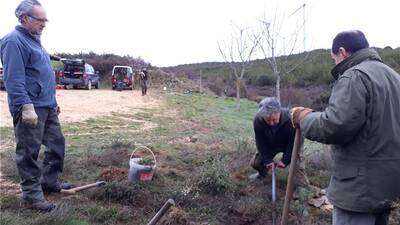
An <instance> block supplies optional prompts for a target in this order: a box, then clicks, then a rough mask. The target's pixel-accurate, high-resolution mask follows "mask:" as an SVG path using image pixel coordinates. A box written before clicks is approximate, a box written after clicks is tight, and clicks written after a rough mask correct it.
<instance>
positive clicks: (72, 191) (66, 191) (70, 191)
mask: <svg viewBox="0 0 400 225" xmlns="http://www.w3.org/2000/svg"><path fill="white" fill-rule="evenodd" d="M104 184H106V182H104V181H98V182H96V183H92V184H87V185H83V186H80V187H76V188H71V189H61V193H62V194H64V195H74V194H76V193H77V192H79V191H82V190H86V189H89V188H93V187H100V186H102V185H104Z"/></svg>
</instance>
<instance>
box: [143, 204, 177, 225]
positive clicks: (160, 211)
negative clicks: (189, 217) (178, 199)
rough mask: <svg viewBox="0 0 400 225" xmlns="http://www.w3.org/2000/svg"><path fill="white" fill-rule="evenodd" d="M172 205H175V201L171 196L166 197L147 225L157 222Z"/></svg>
mask: <svg viewBox="0 0 400 225" xmlns="http://www.w3.org/2000/svg"><path fill="white" fill-rule="evenodd" d="M173 205H175V201H174V200H173V199H171V198H170V199H168V200H167V201H166V202H165V204H164V205H163V206H162V207H161V209H160V210H158V212H157V213H156V215H155V216H154V217H153V218H152V219H151V220H150V222H149V223H148V224H147V225H155V224H157V222H158V221H159V220H160V219H161V217H163V216H164V214H165V213H166V212H167V211H168V209H169V208H171V206H173Z"/></svg>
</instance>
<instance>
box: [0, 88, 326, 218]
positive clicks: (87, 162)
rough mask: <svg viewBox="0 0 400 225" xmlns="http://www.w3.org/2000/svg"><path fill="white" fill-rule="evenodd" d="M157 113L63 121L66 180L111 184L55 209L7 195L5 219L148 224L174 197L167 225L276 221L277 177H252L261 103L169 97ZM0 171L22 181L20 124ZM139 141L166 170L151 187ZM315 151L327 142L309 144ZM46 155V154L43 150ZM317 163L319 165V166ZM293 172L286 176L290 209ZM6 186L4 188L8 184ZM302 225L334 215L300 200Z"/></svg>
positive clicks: (0, 202) (281, 176) (0, 200)
mask: <svg viewBox="0 0 400 225" xmlns="http://www.w3.org/2000/svg"><path fill="white" fill-rule="evenodd" d="M162 98H163V105H161V106H160V107H159V108H158V109H155V110H152V111H150V110H148V109H141V110H140V111H139V112H137V113H123V114H122V113H113V114H112V115H109V116H106V117H101V118H96V119H90V120H87V121H84V122H80V123H70V124H64V125H63V131H64V134H65V136H66V140H67V153H66V158H65V165H64V173H63V176H62V179H64V180H68V181H70V182H72V183H75V184H85V183H89V182H94V181H96V180H106V181H107V182H108V183H107V185H105V186H104V187H102V188H98V189H95V190H88V191H85V192H82V193H80V194H79V195H76V196H69V197H63V196H61V195H57V194H56V195H51V196H48V199H49V200H50V201H53V202H56V203H57V204H58V206H59V207H58V208H57V210H55V211H53V212H52V213H49V214H38V213H35V212H32V211H30V210H26V209H23V208H22V207H21V205H20V199H19V196H18V195H16V194H15V193H10V192H4V193H3V191H2V194H1V196H0V208H1V211H2V213H1V214H0V224H8V225H11V224H18V225H23V224H43V225H50V224H64V225H67V224H68V225H86V224H147V222H149V221H150V219H151V217H152V216H154V214H155V213H156V211H157V210H158V209H159V208H160V207H161V206H162V205H163V203H164V202H165V201H166V200H167V199H168V198H173V199H174V200H175V202H176V207H174V208H173V209H172V210H171V211H170V213H169V214H168V215H166V216H165V217H164V218H163V220H162V221H161V223H160V224H165V225H167V224H174V225H179V224H233V225H235V224H270V223H271V212H272V207H271V204H270V201H269V196H268V193H270V191H268V190H270V182H269V181H265V182H260V181H257V182H249V181H248V179H247V176H248V175H249V174H250V173H252V171H251V169H250V168H249V165H248V162H249V160H250V158H251V157H252V155H253V153H254V152H255V147H254V146H255V145H254V140H253V131H252V119H253V115H254V112H255V110H256V108H257V106H256V103H254V102H251V101H246V100H243V101H242V102H241V110H240V111H237V110H235V108H236V104H235V101H234V100H233V99H231V98H225V99H224V98H216V97H212V96H202V95H182V94H173V93H170V94H166V95H163V96H162ZM0 135H1V144H2V146H4V149H2V151H1V152H0V157H1V171H2V174H3V176H4V177H6V179H7V181H12V182H18V174H17V172H16V170H15V165H14V162H13V160H12V159H13V157H14V153H13V152H14V146H13V145H14V143H13V131H12V129H11V128H1V129H0ZM140 144H142V145H146V146H148V147H149V148H150V149H152V150H153V151H154V153H155V155H156V158H157V162H158V164H157V171H156V173H155V176H154V178H153V180H152V181H151V182H149V183H140V184H128V182H127V179H126V178H127V173H128V168H129V166H128V160H129V157H130V153H131V151H132V150H133V149H135V147H137V146H139V145H140ZM306 148H307V154H311V153H312V152H314V151H317V150H320V149H322V148H323V146H321V145H318V144H315V143H308V142H307V143H306ZM40 158H43V155H42V154H41V155H40ZM316 166H318V165H316ZM308 171H309V172H310V174H311V175H312V176H311V177H310V180H311V182H312V183H313V184H314V185H318V186H320V187H323V188H325V187H326V184H327V182H328V175H329V174H327V173H326V172H325V173H322V172H321V171H322V170H315V168H313V167H312V166H310V167H309V169H308ZM286 176H287V171H286V170H284V171H279V173H278V187H279V189H278V193H279V203H278V205H277V207H278V212H281V209H282V202H283V196H284V190H285V181H286ZM2 189H3V188H2ZM290 218H291V221H292V223H293V224H307V223H311V224H330V215H329V213H326V212H324V211H321V210H318V209H310V208H309V207H308V206H307V203H306V200H305V199H300V200H297V201H295V202H294V203H293V207H292V213H291V217H290Z"/></svg>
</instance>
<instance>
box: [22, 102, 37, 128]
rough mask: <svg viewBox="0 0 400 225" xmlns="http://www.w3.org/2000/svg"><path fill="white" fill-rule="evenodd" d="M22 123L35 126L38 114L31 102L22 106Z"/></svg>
mask: <svg viewBox="0 0 400 225" xmlns="http://www.w3.org/2000/svg"><path fill="white" fill-rule="evenodd" d="M22 123H23V124H25V125H27V126H30V127H36V125H37V123H38V116H37V114H36V112H35V108H34V107H33V104H25V105H23V106H22Z"/></svg>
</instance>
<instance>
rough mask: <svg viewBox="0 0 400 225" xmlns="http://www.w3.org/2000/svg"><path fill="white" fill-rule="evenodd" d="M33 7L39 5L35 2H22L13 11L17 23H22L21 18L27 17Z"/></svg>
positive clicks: (28, 0) (34, 0)
mask: <svg viewBox="0 0 400 225" xmlns="http://www.w3.org/2000/svg"><path fill="white" fill-rule="evenodd" d="M35 5H41V4H40V2H38V1H37V0H23V1H22V2H21V3H19V5H18V7H17V8H16V9H15V16H16V17H17V18H18V20H19V22H22V17H23V16H25V15H29V13H30V12H31V11H32V9H33V7H34V6H35Z"/></svg>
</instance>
